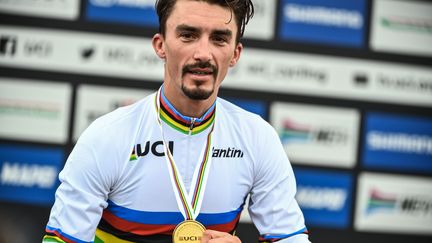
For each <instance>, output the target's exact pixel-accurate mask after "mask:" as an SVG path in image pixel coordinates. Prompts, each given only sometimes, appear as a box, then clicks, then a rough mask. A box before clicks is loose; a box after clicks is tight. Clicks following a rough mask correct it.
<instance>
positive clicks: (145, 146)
mask: <svg viewBox="0 0 432 243" xmlns="http://www.w3.org/2000/svg"><path fill="white" fill-rule="evenodd" d="M168 148H169V150H170V151H171V154H174V142H173V141H169V142H168ZM164 150H165V149H164V145H163V142H162V141H155V142H151V141H147V142H145V143H142V144H141V143H139V144H136V145H135V146H134V147H133V148H132V153H131V156H130V159H129V161H133V160H137V159H138V158H139V157H144V156H146V155H147V154H148V153H149V152H151V153H152V154H153V155H154V156H158V157H162V156H165V151H164Z"/></svg>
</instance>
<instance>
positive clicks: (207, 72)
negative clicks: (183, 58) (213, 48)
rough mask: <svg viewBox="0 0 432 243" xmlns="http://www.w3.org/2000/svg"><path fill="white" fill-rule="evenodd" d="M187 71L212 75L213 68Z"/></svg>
mask: <svg viewBox="0 0 432 243" xmlns="http://www.w3.org/2000/svg"><path fill="white" fill-rule="evenodd" d="M186 72H188V73H191V74H194V75H212V74H213V70H211V69H201V68H200V69H197V68H194V69H191V70H187V71H186Z"/></svg>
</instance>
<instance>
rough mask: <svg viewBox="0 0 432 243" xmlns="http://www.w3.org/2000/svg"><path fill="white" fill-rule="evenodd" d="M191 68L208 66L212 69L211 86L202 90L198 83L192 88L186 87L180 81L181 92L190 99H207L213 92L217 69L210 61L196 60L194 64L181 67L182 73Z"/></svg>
mask: <svg viewBox="0 0 432 243" xmlns="http://www.w3.org/2000/svg"><path fill="white" fill-rule="evenodd" d="M193 68H210V69H211V70H212V75H213V78H214V81H213V86H212V88H211V90H204V89H201V88H200V85H197V86H196V87H194V88H187V87H186V86H185V84H184V83H182V86H181V89H182V91H183V93H184V94H185V95H186V96H187V97H188V98H190V99H192V100H206V99H208V98H209V97H210V96H211V95H212V94H213V92H214V89H215V82H216V78H217V74H218V69H217V67H216V66H214V65H212V64H211V63H210V62H197V63H194V64H190V65H186V66H184V67H183V75H182V76H184V75H185V74H186V73H187V72H189V71H190V70H191V69H193Z"/></svg>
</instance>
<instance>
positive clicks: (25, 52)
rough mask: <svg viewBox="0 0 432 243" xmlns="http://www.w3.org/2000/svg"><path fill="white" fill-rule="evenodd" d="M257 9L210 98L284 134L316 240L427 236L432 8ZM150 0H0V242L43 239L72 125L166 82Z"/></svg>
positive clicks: (310, 1) (242, 228)
mask: <svg viewBox="0 0 432 243" xmlns="http://www.w3.org/2000/svg"><path fill="white" fill-rule="evenodd" d="M254 3H255V17H254V19H253V20H252V21H251V22H250V24H249V25H248V27H247V28H246V35H245V38H244V40H243V44H244V45H245V47H246V48H245V50H244V52H243V55H242V58H241V59H240V62H239V63H238V65H237V66H236V67H235V68H234V69H232V70H231V71H230V74H229V76H228V77H227V79H226V80H225V81H224V83H223V86H222V89H221V92H220V94H221V96H222V97H224V98H226V99H228V100H230V101H232V102H233V103H235V104H237V105H239V106H241V107H243V108H245V109H247V110H249V111H252V112H254V113H257V114H259V115H261V116H262V117H263V118H264V119H266V120H267V121H269V122H270V123H271V124H272V125H273V126H274V128H275V129H276V130H277V132H278V133H279V135H280V139H281V141H282V143H283V145H284V147H285V149H286V151H287V154H288V156H289V158H290V160H291V162H292V164H293V167H294V171H295V173H296V178H297V188H298V193H297V200H298V202H299V204H300V206H301V208H302V209H303V212H304V214H305V218H306V223H307V225H308V228H309V231H310V238H311V239H312V241H313V242H329V243H330V242H332V243H334V242H348V241H349V242H354V243H355V242H368V243H378V242H404V243H405V242H429V243H430V242H432V2H430V1H420V0H416V1H413V0H349V1H347V0H254ZM153 5H154V0H0V243H11V242H14V243H36V242H41V239H42V236H43V234H44V228H45V224H46V223H47V220H48V216H49V212H50V207H51V205H52V204H53V200H54V192H55V189H56V188H57V186H58V183H59V182H58V179H57V176H58V173H59V171H60V170H61V169H62V168H63V165H64V162H65V160H66V158H67V156H68V154H69V153H70V151H71V149H72V148H73V146H74V143H75V142H76V140H77V138H78V137H79V135H80V134H81V132H82V131H83V130H84V129H85V128H86V127H87V126H88V125H89V124H90V123H91V122H92V121H93V120H94V119H96V118H97V117H99V116H100V115H103V114H105V113H107V112H109V111H111V110H114V109H116V108H117V107H120V106H124V105H128V104H131V103H133V102H135V101H137V100H139V99H141V98H143V97H145V96H146V95H148V94H150V93H152V92H154V91H156V90H157V89H158V88H159V87H160V85H161V83H162V77H163V76H162V75H163V65H162V63H161V61H160V60H159V59H158V58H157V57H156V55H155V54H154V52H153V50H152V47H151V37H152V36H153V34H154V33H155V32H156V31H157V28H158V23H157V18H156V14H155V11H154V7H153ZM238 234H239V235H240V237H241V238H242V240H243V242H245V243H248V242H257V236H258V233H257V231H256V229H255V228H254V226H253V225H252V224H251V222H250V219H249V217H248V214H247V212H244V213H243V215H242V218H241V223H240V225H239V230H238Z"/></svg>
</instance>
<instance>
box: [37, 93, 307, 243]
mask: <svg viewBox="0 0 432 243" xmlns="http://www.w3.org/2000/svg"><path fill="white" fill-rule="evenodd" d="M156 97H157V96H156V94H154V95H151V96H149V97H146V98H144V99H143V100H141V101H139V102H137V103H135V104H133V105H130V106H127V107H123V108H119V109H117V110H115V111H113V112H111V113H109V114H107V115H105V116H103V117H101V118H99V119H97V120H96V121H95V122H93V123H92V124H91V125H90V126H89V127H88V128H87V129H86V131H85V132H84V133H83V134H82V135H81V137H80V139H79V140H78V142H77V144H76V145H75V147H74V149H73V151H72V152H71V154H70V156H69V158H68V160H67V162H66V164H65V167H64V169H63V170H62V172H61V173H60V180H61V185H60V186H59V188H58V189H57V192H56V200H55V203H54V205H53V207H52V210H51V215H50V218H49V222H48V224H47V227H46V232H47V234H46V236H45V237H44V242H53V241H58V242H110V243H111V242H112V243H120V242H145V243H152V242H171V234H172V232H173V230H174V228H175V226H176V225H177V224H179V223H180V222H182V221H183V220H184V217H183V215H182V214H181V213H180V211H179V206H178V205H177V202H176V198H175V193H176V192H175V191H174V190H173V186H172V184H171V179H170V174H169V170H168V167H167V164H166V161H165V153H164V145H163V142H162V134H161V130H160V127H159V123H158V119H157V116H158V112H157V107H156V102H155V101H156ZM160 103H161V110H160V118H161V120H162V129H163V133H164V137H165V141H166V144H167V145H168V147H169V149H170V151H171V152H172V155H173V157H174V159H175V163H176V166H177V169H178V172H179V173H180V174H181V177H182V178H183V183H184V185H185V187H186V189H187V190H189V189H190V187H191V181H192V176H193V174H194V170H195V167H196V166H197V164H198V163H199V160H200V158H199V157H200V153H201V150H202V147H203V145H205V144H206V139H207V135H208V133H209V131H210V130H211V129H210V128H211V127H212V125H213V123H214V131H213V134H212V142H211V150H210V152H211V154H210V155H211V156H212V163H211V167H210V168H208V169H209V174H208V180H207V184H206V188H205V192H204V195H203V201H202V207H201V211H200V214H199V215H198V217H197V220H198V221H199V222H201V223H202V224H203V225H204V226H205V227H206V228H208V229H214V230H218V231H224V232H231V233H232V232H234V230H235V228H236V226H237V223H238V221H239V218H240V213H241V211H242V209H243V205H244V204H245V200H246V197H247V195H248V194H250V201H249V208H248V210H249V214H250V216H251V219H252V221H253V223H254V224H255V226H256V227H257V229H258V230H259V232H260V234H261V237H260V241H262V242H267V241H268V242H271V241H277V240H282V241H281V242H309V241H308V238H307V235H305V234H302V233H306V227H305V224H304V218H303V215H302V212H301V211H300V209H299V206H298V204H297V202H296V201H295V199H294V195H295V192H296V184H295V178H294V174H293V171H292V168H291V165H290V163H289V161H288V158H287V156H286V154H285V151H284V150H283V148H282V145H281V143H280V140H279V138H278V135H277V133H276V132H275V131H274V129H273V128H272V127H271V126H270V125H269V124H268V123H267V122H266V121H265V120H263V119H262V118H261V117H259V116H258V115H255V114H252V113H250V112H247V111H245V110H243V109H241V108H239V107H237V106H235V105H233V104H231V103H229V102H227V101H225V100H223V99H221V98H218V99H217V100H216V102H215V104H214V105H213V106H212V107H211V108H210V109H209V110H208V111H207V112H206V114H204V115H203V117H201V118H199V119H193V118H190V117H185V116H183V115H181V114H180V113H179V112H177V111H176V110H175V108H174V107H173V106H172V105H171V104H170V103H169V102H168V100H166V98H165V97H164V96H163V95H162V96H161V102H160ZM95 235H96V237H95Z"/></svg>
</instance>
